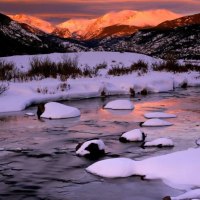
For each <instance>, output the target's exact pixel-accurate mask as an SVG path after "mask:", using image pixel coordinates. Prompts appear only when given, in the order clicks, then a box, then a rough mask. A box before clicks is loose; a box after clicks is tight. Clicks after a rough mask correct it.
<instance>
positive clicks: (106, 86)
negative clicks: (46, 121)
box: [0, 52, 200, 112]
mask: <svg viewBox="0 0 200 200" xmlns="http://www.w3.org/2000/svg"><path fill="white" fill-rule="evenodd" d="M38 56H39V58H46V57H48V58H50V60H52V61H54V62H59V61H61V60H62V58H63V57H70V58H77V61H78V67H80V68H84V67H86V66H87V67H89V68H94V67H95V66H97V65H99V64H102V63H104V64H106V69H100V70H99V71H98V75H97V76H96V77H93V78H76V79H72V78H69V79H68V80H67V84H68V86H70V87H66V88H62V84H63V82H62V81H60V79H59V78H57V79H53V78H46V79H43V80H33V81H27V82H23V83H21V82H12V81H11V82H10V83H9V90H8V91H6V92H5V93H3V94H2V95H1V96H0V112H9V111H20V110H23V109H25V108H26V107H28V106H30V105H31V104H37V103H41V102H48V101H59V100H67V99H79V98H80V99H81V98H90V97H99V96H101V92H102V91H104V92H105V93H106V95H115V94H130V88H133V89H134V91H135V92H136V93H137V92H140V91H142V90H143V89H146V90H147V91H148V92H152V93H157V92H169V91H172V90H173V89H174V88H176V87H180V86H181V85H182V84H183V83H187V85H188V86H199V85H200V78H199V74H198V72H188V73H178V74H173V73H167V72H155V71H152V69H151V67H152V64H153V63H156V62H160V61H161V60H160V59H155V58H152V57H149V56H145V55H142V54H135V53H117V52H80V53H68V54H60V53H53V54H48V55H38ZM33 57H35V56H29V55H23V56H11V57H5V58H1V59H3V60H5V61H8V62H10V61H11V62H13V63H15V65H16V66H17V68H18V69H20V70H21V71H27V70H28V69H30V60H31V59H32V58H33ZM139 60H142V61H144V62H145V63H147V64H148V73H145V74H140V73H138V72H135V73H132V74H128V75H123V76H111V75H108V74H107V71H108V70H109V69H111V68H112V67H116V66H118V67H129V66H130V65H131V64H133V63H135V62H138V61H139Z"/></svg>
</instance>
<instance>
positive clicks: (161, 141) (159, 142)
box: [142, 138, 174, 147]
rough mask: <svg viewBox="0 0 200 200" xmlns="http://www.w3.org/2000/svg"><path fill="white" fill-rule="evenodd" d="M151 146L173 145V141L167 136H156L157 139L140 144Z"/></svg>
mask: <svg viewBox="0 0 200 200" xmlns="http://www.w3.org/2000/svg"><path fill="white" fill-rule="evenodd" d="M152 146H157V147H173V146H174V143H173V141H172V140H171V139H169V138H158V139H155V140H152V141H150V142H144V143H143V145H142V147H152Z"/></svg>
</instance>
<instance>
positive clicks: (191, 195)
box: [171, 189, 200, 200]
mask: <svg viewBox="0 0 200 200" xmlns="http://www.w3.org/2000/svg"><path fill="white" fill-rule="evenodd" d="M186 199H193V200H194V199H200V189H195V190H191V191H189V192H186V193H184V194H181V195H179V196H176V197H171V200H186Z"/></svg>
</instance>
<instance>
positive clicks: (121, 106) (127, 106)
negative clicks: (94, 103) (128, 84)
mask: <svg viewBox="0 0 200 200" xmlns="http://www.w3.org/2000/svg"><path fill="white" fill-rule="evenodd" d="M104 108H106V109H113V110H133V109H134V105H133V104H132V102H131V101H130V100H123V99H120V100H114V101H111V102H109V103H107V104H106V105H105V106H104Z"/></svg>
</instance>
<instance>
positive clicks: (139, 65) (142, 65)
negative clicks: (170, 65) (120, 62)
mask: <svg viewBox="0 0 200 200" xmlns="http://www.w3.org/2000/svg"><path fill="white" fill-rule="evenodd" d="M131 71H137V72H138V73H140V74H145V73H147V72H148V64H147V63H146V62H144V61H142V60H138V62H136V63H133V64H132V65H131Z"/></svg>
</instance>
